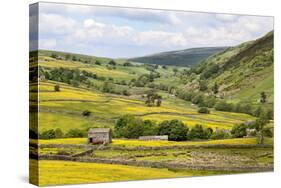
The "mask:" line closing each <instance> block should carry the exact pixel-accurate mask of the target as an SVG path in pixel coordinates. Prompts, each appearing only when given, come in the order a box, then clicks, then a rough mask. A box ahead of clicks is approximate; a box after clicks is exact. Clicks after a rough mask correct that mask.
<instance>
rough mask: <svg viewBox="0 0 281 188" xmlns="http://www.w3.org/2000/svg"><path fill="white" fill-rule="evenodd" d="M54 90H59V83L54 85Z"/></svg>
mask: <svg viewBox="0 0 281 188" xmlns="http://www.w3.org/2000/svg"><path fill="white" fill-rule="evenodd" d="M54 90H55V91H56V92H59V91H60V85H59V84H56V85H55V86H54Z"/></svg>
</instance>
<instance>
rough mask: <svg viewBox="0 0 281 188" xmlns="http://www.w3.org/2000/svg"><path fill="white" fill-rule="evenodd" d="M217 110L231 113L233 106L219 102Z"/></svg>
mask: <svg viewBox="0 0 281 188" xmlns="http://www.w3.org/2000/svg"><path fill="white" fill-rule="evenodd" d="M215 109H216V110H218V111H227V112H231V111H232V110H233V106H232V104H230V103H227V102H225V101H219V102H217V103H216V105H215Z"/></svg>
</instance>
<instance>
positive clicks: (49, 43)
mask: <svg viewBox="0 0 281 188" xmlns="http://www.w3.org/2000/svg"><path fill="white" fill-rule="evenodd" d="M56 45H57V40H56V39H40V40H39V49H51V48H54V47H56Z"/></svg>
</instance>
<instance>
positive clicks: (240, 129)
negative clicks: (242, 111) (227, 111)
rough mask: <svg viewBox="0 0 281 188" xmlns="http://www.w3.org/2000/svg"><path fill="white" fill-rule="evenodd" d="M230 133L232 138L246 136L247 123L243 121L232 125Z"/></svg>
mask: <svg viewBox="0 0 281 188" xmlns="http://www.w3.org/2000/svg"><path fill="white" fill-rule="evenodd" d="M231 135H232V137H234V138H243V137H244V136H247V125H245V124H244V123H241V124H239V125H234V126H233V127H232V129H231Z"/></svg>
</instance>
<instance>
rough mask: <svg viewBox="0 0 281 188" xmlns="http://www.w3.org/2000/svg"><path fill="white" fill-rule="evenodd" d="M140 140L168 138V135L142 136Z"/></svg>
mask: <svg viewBox="0 0 281 188" xmlns="http://www.w3.org/2000/svg"><path fill="white" fill-rule="evenodd" d="M139 140H146V141H150V140H151V141H152V140H168V135H160V136H140V137H139Z"/></svg>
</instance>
